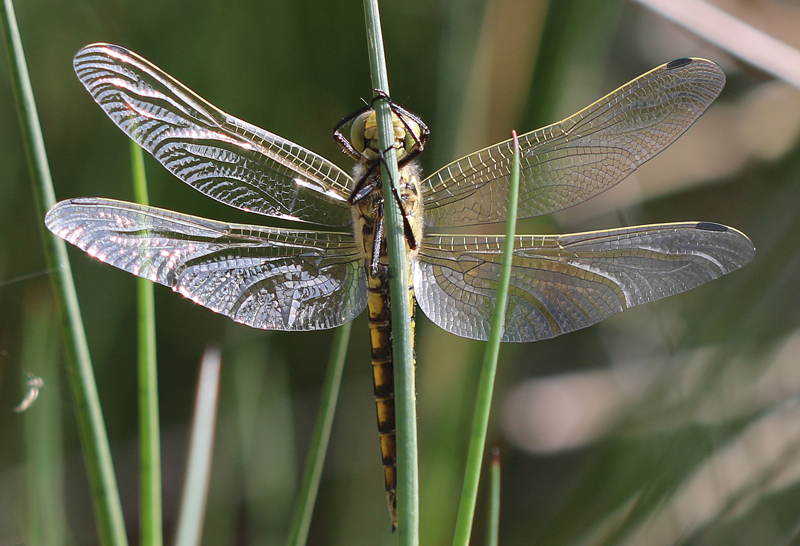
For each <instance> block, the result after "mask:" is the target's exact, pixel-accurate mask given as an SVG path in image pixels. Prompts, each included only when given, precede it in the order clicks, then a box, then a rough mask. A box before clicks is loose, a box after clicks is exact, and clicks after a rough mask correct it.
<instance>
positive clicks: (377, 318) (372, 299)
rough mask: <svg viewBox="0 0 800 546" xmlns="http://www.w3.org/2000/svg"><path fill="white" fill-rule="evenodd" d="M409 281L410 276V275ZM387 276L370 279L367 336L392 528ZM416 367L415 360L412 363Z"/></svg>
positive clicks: (393, 467) (391, 391)
mask: <svg viewBox="0 0 800 546" xmlns="http://www.w3.org/2000/svg"><path fill="white" fill-rule="evenodd" d="M409 278H410V276H409ZM409 297H410V298H411V317H410V321H411V331H412V333H413V332H414V325H415V317H414V309H415V306H414V288H413V287H410V289H409ZM391 301H392V300H391V296H390V293H389V279H388V278H387V276H386V275H378V276H374V277H373V276H370V277H369V299H368V302H367V306H368V308H369V333H370V343H371V345H372V381H373V387H374V390H375V406H376V409H377V414H378V433H379V434H380V438H381V459H382V461H383V468H384V474H385V479H386V495H387V496H388V500H389V511H390V513H391V516H392V525H393V526H395V527H396V526H397V499H396V494H397V464H396V463H397V441H396V434H395V428H396V426H395V413H394V360H393V357H392V350H393V346H392V304H391ZM414 366H416V358H415V362H414Z"/></svg>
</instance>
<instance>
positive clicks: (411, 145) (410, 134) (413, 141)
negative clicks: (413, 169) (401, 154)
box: [403, 118, 422, 154]
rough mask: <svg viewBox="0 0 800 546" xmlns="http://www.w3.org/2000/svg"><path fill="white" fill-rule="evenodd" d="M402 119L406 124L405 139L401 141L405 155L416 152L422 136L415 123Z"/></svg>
mask: <svg viewBox="0 0 800 546" xmlns="http://www.w3.org/2000/svg"><path fill="white" fill-rule="evenodd" d="M404 119H405V121H406V123H407V124H408V128H407V129H406V131H405V138H404V139H403V148H404V149H405V151H406V153H408V154H410V153H412V152H414V151H416V150H417V147H418V146H419V141H420V138H421V135H422V130H421V129H420V127H419V124H418V123H417V122H416V121H414V120H412V119H408V118H404Z"/></svg>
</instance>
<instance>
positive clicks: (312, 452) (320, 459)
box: [288, 322, 353, 546]
mask: <svg viewBox="0 0 800 546" xmlns="http://www.w3.org/2000/svg"><path fill="white" fill-rule="evenodd" d="M352 324H353V323H352V322H348V323H347V324H344V325H342V326H340V327H339V328H338V329H337V330H336V334H335V337H334V340H333V346H332V347H331V356H330V359H329V360H328V371H327V372H326V374H325V383H324V384H323V386H322V400H321V403H320V407H319V414H318V415H317V422H316V424H315V425H314V434H313V435H312V438H311V446H310V448H309V450H308V460H307V461H306V468H305V471H304V473H303V483H302V485H301V486H300V492H299V495H298V500H297V507H296V509H295V515H294V521H293V522H292V531H291V534H290V535H289V541H288V544H289V545H290V546H304V545H305V544H306V541H307V540H308V529H309V527H310V526H311V516H313V514H314V504H315V503H316V501H317V493H318V492H319V482H320V477H321V476H322V467H323V465H324V463H325V454H326V453H327V451H328V442H329V441H330V438H331V428H332V426H333V416H334V413H335V412H336V402H337V400H338V399H339V390H340V387H341V384H342V372H343V371H344V359H345V356H346V355H347V347H348V345H349V343H350V330H351V327H352Z"/></svg>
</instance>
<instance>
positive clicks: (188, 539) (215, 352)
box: [175, 346, 222, 546]
mask: <svg viewBox="0 0 800 546" xmlns="http://www.w3.org/2000/svg"><path fill="white" fill-rule="evenodd" d="M221 367H222V356H221V354H220V350H219V348H217V347H215V346H211V347H208V348H207V349H206V352H205V353H204V354H203V360H202V362H201V363H200V378H199V379H198V382H197V397H196V399H195V405H194V421H193V422H192V437H191V440H190V441H189V458H188V461H187V465H186V481H185V483H184V486H183V495H182V497H181V509H180V516H179V518H178V532H177V535H176V538H175V545H176V546H198V545H199V544H200V541H201V539H202V537H203V520H204V519H205V512H206V503H207V501H208V484H209V481H210V479H211V460H212V455H213V451H214V434H215V429H216V424H217V401H218V400H219V376H220V368H221Z"/></svg>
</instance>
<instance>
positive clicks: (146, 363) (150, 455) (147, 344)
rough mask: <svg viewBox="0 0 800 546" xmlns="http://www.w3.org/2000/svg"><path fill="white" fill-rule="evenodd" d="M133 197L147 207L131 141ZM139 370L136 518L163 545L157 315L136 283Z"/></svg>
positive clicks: (149, 538) (151, 540) (147, 538)
mask: <svg viewBox="0 0 800 546" xmlns="http://www.w3.org/2000/svg"><path fill="white" fill-rule="evenodd" d="M130 147H131V170H132V172H133V194H134V199H135V200H136V202H137V203H141V204H142V205H147V204H148V201H149V199H148V197H147V177H146V176H145V172H144V154H143V153H142V149H141V148H140V147H139V145H138V144H136V143H135V142H133V141H131V142H130ZM136 293H137V307H138V309H137V311H138V313H137V314H138V321H139V328H138V336H139V347H138V349H139V350H138V353H139V354H138V368H139V489H140V494H139V497H140V498H139V514H140V522H139V528H140V535H141V537H140V540H139V543H140V544H141V545H142V546H161V545H162V544H163V543H164V538H163V532H162V522H161V441H160V433H159V425H158V372H157V368H156V311H155V301H154V297H153V283H151V282H150V281H149V280H147V279H141V278H139V279H136Z"/></svg>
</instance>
